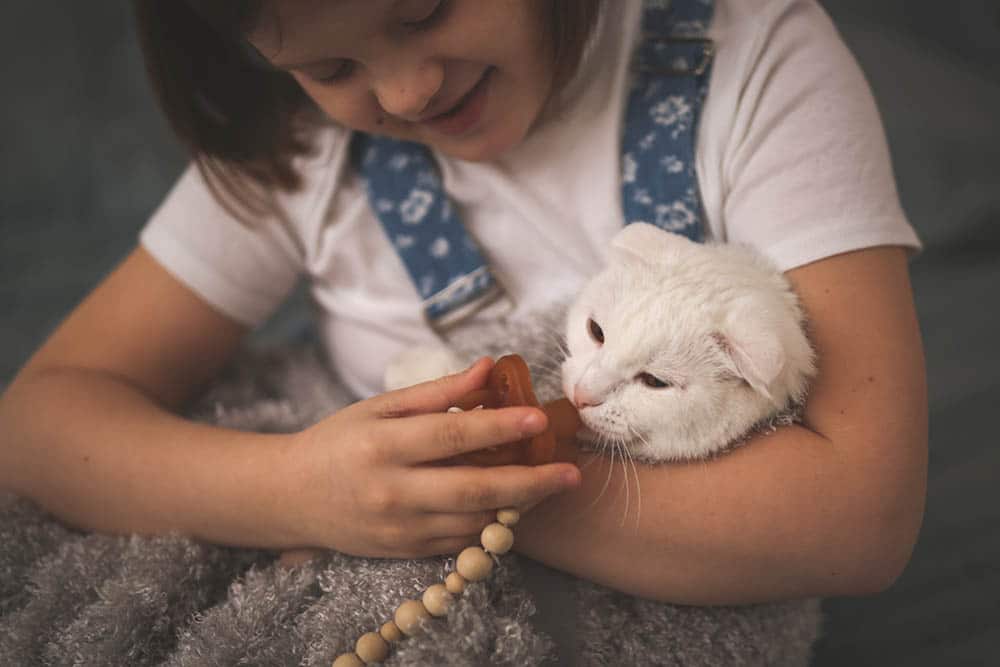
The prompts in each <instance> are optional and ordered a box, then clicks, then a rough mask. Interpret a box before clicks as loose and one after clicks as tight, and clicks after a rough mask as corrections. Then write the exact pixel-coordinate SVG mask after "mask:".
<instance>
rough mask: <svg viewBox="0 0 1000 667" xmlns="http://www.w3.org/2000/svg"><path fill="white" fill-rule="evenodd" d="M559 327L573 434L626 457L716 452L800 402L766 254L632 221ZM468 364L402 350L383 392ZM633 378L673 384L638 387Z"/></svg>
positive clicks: (790, 309)
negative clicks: (575, 425) (597, 332)
mask: <svg viewBox="0 0 1000 667" xmlns="http://www.w3.org/2000/svg"><path fill="white" fill-rule="evenodd" d="M591 318H593V319H594V320H595V321H596V322H597V324H598V325H599V326H600V327H601V330H602V331H603V333H604V343H603V344H598V343H597V342H596V341H595V340H594V338H593V337H592V335H591V333H590V327H589V325H588V321H589V320H590V319H591ZM565 331H566V347H567V354H566V358H565V360H563V361H562V364H561V376H562V378H561V380H562V391H563V393H564V394H565V395H566V396H567V397H568V398H570V400H573V401H574V402H576V403H577V404H578V407H579V408H580V414H581V417H582V419H583V421H584V423H585V424H586V425H587V427H588V432H585V433H583V434H582V435H584V436H585V437H586V438H587V439H590V440H593V441H594V442H596V443H616V444H617V445H622V446H625V447H627V448H628V450H629V453H630V454H631V455H632V457H633V458H635V459H637V460H645V461H651V462H655V461H676V460H690V459H700V458H705V457H708V456H711V455H712V454H715V453H717V452H720V451H722V450H723V449H725V448H726V447H728V446H729V445H731V444H733V443H734V442H736V441H738V440H739V439H740V438H742V437H743V436H745V435H746V434H747V433H748V432H749V431H750V430H751V429H753V427H754V426H755V425H757V424H760V423H762V422H765V421H766V420H768V419H769V418H771V417H774V416H775V415H778V414H779V413H783V412H787V411H788V410H789V409H790V408H792V407H793V406H795V405H798V404H800V403H802V402H803V401H804V399H805V393H806V389H807V386H808V383H809V380H810V379H811V377H812V375H813V374H814V371H815V368H814V361H813V352H812V348H811V347H810V345H809V341H808V339H807V337H806V334H805V331H804V326H803V314H802V311H801V309H800V307H799V303H798V298H797V297H796V295H795V293H794V292H793V291H792V288H791V286H790V284H789V283H788V280H787V279H786V278H785V277H784V275H783V274H782V273H781V272H780V271H779V270H778V269H777V268H775V267H774V266H773V265H772V264H771V263H770V261H769V260H767V259H766V258H765V257H763V256H762V255H761V254H760V253H758V252H756V251H754V250H752V249H751V248H748V247H743V246H738V245H725V244H699V243H694V242H691V241H688V240H687V239H685V238H684V237H681V236H678V235H676V234H670V233H668V232H664V231H662V230H660V229H658V228H657V227H654V226H652V225H647V224H643V223H634V224H631V225H628V226H626V227H625V228H623V229H622V231H621V232H619V233H618V234H617V235H616V236H615V238H614V239H613V241H612V246H611V254H610V261H609V264H608V266H607V267H606V268H605V269H604V270H603V271H602V272H601V273H599V274H598V275H597V276H595V277H594V278H593V279H591V281H590V282H589V283H588V284H587V285H586V286H585V287H584V289H583V290H582V291H581V292H580V294H579V295H578V296H577V297H576V298H575V299H574V301H573V302H572V304H571V305H570V307H569V309H568V314H567V316H566V317H565ZM480 352H482V350H480ZM487 353H488V352H487ZM471 361H472V357H469V358H466V356H463V355H459V354H456V351H454V350H451V349H448V348H444V347H419V348H415V349H411V350H408V351H406V352H404V353H403V354H402V355H400V356H399V357H398V358H397V359H396V360H395V361H394V362H393V363H392V364H390V365H389V367H388V368H387V369H386V374H385V380H386V389H387V390H390V389H397V388H400V387H404V386H408V385H411V384H415V383H417V382H422V381H424V380H428V379H433V378H436V377H440V376H441V375H445V374H447V373H450V372H455V371H456V370H458V369H460V368H463V367H464V366H466V365H467V364H468V363H470V362H471ZM531 361H532V360H531V359H529V363H531ZM643 373H649V374H651V375H653V376H655V377H657V378H659V379H661V380H667V381H669V382H671V383H672V386H671V387H668V388H659V389H654V388H651V387H648V386H645V385H644V384H643V382H642V381H641V379H640V377H641V376H642V374H643ZM536 381H537V378H536ZM539 396H540V398H542V396H541V394H540V395H539ZM543 400H544V398H543Z"/></svg>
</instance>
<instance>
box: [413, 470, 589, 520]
mask: <svg viewBox="0 0 1000 667" xmlns="http://www.w3.org/2000/svg"><path fill="white" fill-rule="evenodd" d="M407 483H408V484H410V485H412V486H411V488H410V494H409V495H408V497H409V498H411V502H413V504H414V505H415V506H416V507H420V508H421V509H422V510H424V511H428V512H484V511H489V512H496V510H498V509H501V508H504V507H518V508H525V507H533V506H534V505H536V504H537V503H538V502H540V501H541V500H544V499H545V498H547V497H549V496H551V495H552V494H554V493H560V492H562V491H566V490H569V489H572V488H575V487H576V486H578V485H579V484H580V471H579V470H577V468H576V466H574V465H573V464H570V463H550V464H546V465H540V466H495V467H491V468H482V467H478V466H453V467H438V468H414V469H413V470H412V472H411V474H410V475H409V476H408V480H407Z"/></svg>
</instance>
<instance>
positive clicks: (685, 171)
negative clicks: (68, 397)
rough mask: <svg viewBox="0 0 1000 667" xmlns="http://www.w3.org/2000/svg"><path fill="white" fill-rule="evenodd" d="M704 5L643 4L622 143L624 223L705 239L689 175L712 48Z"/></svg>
mask: <svg viewBox="0 0 1000 667" xmlns="http://www.w3.org/2000/svg"><path fill="white" fill-rule="evenodd" d="M712 10H713V5H712V2H711V0H673V1H672V2H669V1H662V0H661V1H660V2H653V1H647V2H646V6H645V8H644V11H643V17H642V30H643V35H642V39H641V40H640V42H639V46H638V49H637V51H636V53H635V57H634V58H633V61H632V72H631V75H632V76H631V81H630V85H629V99H628V107H627V110H626V112H625V119H624V132H623V136H622V210H623V212H624V214H625V224H631V223H633V222H648V223H650V224H653V225H656V226H657V227H659V228H661V229H664V230H666V231H668V232H674V233H676V234H681V235H683V236H686V237H688V238H689V239H691V240H693V241H701V240H703V238H704V230H703V228H704V220H703V218H704V214H703V211H702V205H701V196H700V194H699V191H698V176H697V173H696V171H695V145H696V142H697V125H698V118H699V117H700V115H701V107H702V103H703V101H704V99H705V95H706V93H707V92H708V81H709V77H710V75H711V64H712V56H713V54H714V49H713V45H712V42H711V41H710V40H708V39H707V38H706V34H707V31H708V25H709V23H710V22H711V20H712Z"/></svg>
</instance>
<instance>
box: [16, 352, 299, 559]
mask: <svg viewBox="0 0 1000 667" xmlns="http://www.w3.org/2000/svg"><path fill="white" fill-rule="evenodd" d="M282 437H283V436H277V435H259V434H251V433H242V432H236V431H230V430H224V429H220V428H213V427H210V426H205V425H201V424H196V423H193V422H189V421H186V420H183V419H181V418H179V417H176V416H174V415H172V414H170V413H169V412H167V411H166V410H164V409H162V408H160V407H159V406H158V405H156V404H155V403H154V402H153V401H152V400H150V399H148V398H147V397H145V396H144V395H143V394H142V393H141V392H140V391H138V390H137V389H135V388H133V387H131V386H129V385H128V384H126V383H125V382H123V381H121V380H120V379H118V378H115V377H112V376H109V375H106V374H100V373H96V372H92V371H84V370H49V371H42V372H37V373H34V374H29V375H27V376H25V377H20V378H18V379H17V381H16V382H15V383H14V385H13V386H11V387H10V389H9V390H8V391H7V393H6V394H5V395H4V396H3V397H2V399H0V489H8V490H11V491H14V492H15V493H18V494H19V495H23V496H26V497H30V498H32V499H34V500H36V501H37V502H39V503H40V504H42V505H43V506H45V507H46V508H47V509H49V510H50V511H51V512H53V513H54V514H56V515H57V516H59V517H60V518H62V519H64V520H66V521H67V522H69V523H72V524H74V525H77V526H79V527H82V528H87V529H91V530H97V531H101V532H108V533H119V534H125V533H133V532H135V533H141V534H163V533H167V532H170V531H177V532H180V533H182V534H186V535H190V536H192V537H196V538H200V539H204V540H208V541H211V542H216V543H222V544H230V545H245V546H258V547H283V546H294V545H296V539H295V536H294V534H293V532H292V530H291V529H293V528H294V526H288V527H286V526H284V525H283V523H282V522H281V521H280V516H281V515H280V505H281V501H282V497H283V494H282V489H281V488H280V481H281V480H280V476H279V475H276V474H275V470H274V467H275V466H274V462H275V461H276V457H278V456H280V453H281V443H282V440H281V439H282Z"/></svg>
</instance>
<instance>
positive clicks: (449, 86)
mask: <svg viewBox="0 0 1000 667" xmlns="http://www.w3.org/2000/svg"><path fill="white" fill-rule="evenodd" d="M542 5H543V3H541V2H538V0H490V1H485V0H272V1H271V2H270V4H269V5H268V6H267V7H265V11H264V13H263V15H262V18H261V20H260V22H259V25H257V26H256V27H255V28H254V29H253V31H252V32H251V34H250V41H251V42H252V43H253V44H254V46H256V47H257V49H258V50H259V51H260V52H261V53H262V54H263V55H264V56H265V57H266V58H268V59H269V60H270V61H271V62H272V63H273V64H274V65H276V66H278V67H281V68H284V69H287V70H289V71H290V72H291V74H292V76H293V77H295V79H296V81H298V82H299V84H300V85H301V86H302V88H303V90H305V92H306V94H308V95H309V96H310V97H311V98H312V99H313V100H314V101H315V102H316V104H318V105H319V107H320V108H321V109H323V111H325V112H326V113H327V115H329V116H330V118H332V119H333V120H335V121H336V122H338V123H340V124H341V125H343V126H345V127H348V128H351V129H356V130H361V131H364V132H370V133H374V134H384V135H389V136H392V137H396V138H399V139H406V140H410V141H418V142H421V143H424V144H427V145H429V146H432V147H434V148H436V149H438V150H440V151H442V152H444V153H446V154H448V155H452V156H454V157H458V158H461V159H466V160H489V159H491V158H494V157H496V156H498V155H500V154H501V153H503V152H504V151H505V150H507V149H509V148H511V147H512V146H514V145H516V144H517V143H519V142H520V141H521V140H522V139H524V137H525V136H526V135H527V134H528V132H529V130H530V129H531V127H532V125H533V123H534V122H535V120H536V119H537V118H538V116H539V114H540V112H541V111H542V108H543V107H544V105H545V103H546V101H547V99H548V97H549V93H550V90H551V87H552V73H553V67H552V58H551V55H550V53H549V52H550V49H549V48H548V47H547V44H546V39H545V35H543V29H542V24H543V21H542V18H541V16H540V10H539V7H540V6H542Z"/></svg>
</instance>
